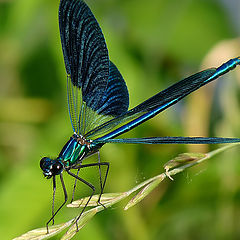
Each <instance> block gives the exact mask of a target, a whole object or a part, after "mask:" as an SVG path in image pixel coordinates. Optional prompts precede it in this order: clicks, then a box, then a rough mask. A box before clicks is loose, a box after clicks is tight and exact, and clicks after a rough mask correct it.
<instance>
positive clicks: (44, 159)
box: [40, 157, 50, 170]
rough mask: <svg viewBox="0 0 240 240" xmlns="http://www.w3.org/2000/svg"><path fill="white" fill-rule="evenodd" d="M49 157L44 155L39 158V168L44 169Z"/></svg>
mask: <svg viewBox="0 0 240 240" xmlns="http://www.w3.org/2000/svg"><path fill="white" fill-rule="evenodd" d="M49 161H50V159H49V158H48V157H44V158H42V159H41V160H40V168H41V169H42V170H44V169H45V168H46V165H48V162H49Z"/></svg>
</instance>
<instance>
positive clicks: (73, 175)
mask: <svg viewBox="0 0 240 240" xmlns="http://www.w3.org/2000/svg"><path fill="white" fill-rule="evenodd" d="M66 171H67V173H68V174H69V175H70V176H72V177H74V178H76V179H77V180H79V181H81V182H82V183H84V184H86V185H87V186H88V187H90V188H91V189H92V193H91V195H90V197H89V198H88V200H87V202H86V204H85V206H84V207H83V209H82V211H81V213H80V214H79V216H78V217H77V219H76V227H77V232H78V231H79V229H78V223H77V222H78V220H79V218H80V217H81V215H82V214H83V212H84V211H85V209H86V207H87V205H88V203H89V202H90V200H91V198H92V196H93V195H94V193H95V187H94V186H93V185H92V184H91V183H89V182H87V181H85V180H84V179H82V178H80V177H79V176H77V175H76V174H74V173H72V172H70V170H66Z"/></svg>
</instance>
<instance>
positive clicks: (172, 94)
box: [87, 58, 240, 143]
mask: <svg viewBox="0 0 240 240" xmlns="http://www.w3.org/2000/svg"><path fill="white" fill-rule="evenodd" d="M239 64H240V58H234V59H231V60H229V61H228V62H226V63H224V64H222V65H221V66H220V67H218V68H210V69H207V70H204V71H201V72H199V73H196V74H194V75H192V76H190V77H187V78H185V79H183V80H181V81H179V82H177V83H175V84H173V85H172V86H170V87H169V88H167V89H165V90H163V91H161V92H160V93H158V94H156V95H154V96H153V97H151V98H149V99H148V100H146V101H144V102H143V103H141V104H139V105H138V106H136V107H135V108H133V109H131V110H129V111H128V112H126V114H124V115H123V116H120V117H117V118H115V119H113V120H110V121H109V122H107V123H105V124H103V125H101V126H99V127H97V129H93V130H92V131H91V132H89V133H88V134H87V137H88V138H91V139H96V142H97V141H99V142H102V143H103V142H104V141H105V140H107V139H112V138H115V137H117V136H119V135H121V134H123V133H125V132H127V131H129V130H131V129H132V128H134V127H136V126H138V125H139V124H141V123H143V122H145V121H147V120H148V119H150V118H152V117H154V116H155V115H157V114H158V113H160V112H162V111H163V110H165V109H167V108H168V107H170V106H172V105H173V104H175V103H177V102H178V101H180V100H181V99H182V98H184V97H185V96H187V95H188V94H190V93H191V92H193V91H195V90H197V89H198V88H200V87H202V86H204V85H205V84H207V83H209V82H211V81H213V80H215V79H217V78H218V77H220V76H221V75H223V74H225V73H227V72H228V71H230V70H232V69H234V68H235V67H236V66H237V65H239Z"/></svg>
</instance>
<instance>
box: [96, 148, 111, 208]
mask: <svg viewBox="0 0 240 240" xmlns="http://www.w3.org/2000/svg"><path fill="white" fill-rule="evenodd" d="M101 165H105V166H107V171H106V174H105V177H104V181H103V184H102V171H101ZM98 170H99V181H100V189H101V190H100V194H99V198H98V204H100V205H101V206H103V207H104V208H106V207H105V206H104V205H103V204H102V203H101V202H100V200H101V196H102V194H103V189H104V187H105V183H106V181H107V176H108V171H109V162H104V163H101V159H100V152H98Z"/></svg>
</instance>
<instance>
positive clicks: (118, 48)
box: [0, 0, 240, 240]
mask: <svg viewBox="0 0 240 240" xmlns="http://www.w3.org/2000/svg"><path fill="white" fill-rule="evenodd" d="M86 2H87V4H88V5H89V6H90V8H91V9H92V11H93V13H94V15H95V16H96V18H97V20H98V22H99V24H100V26H101V27H102V30H103V32H104V35H105V38H106V41H107V45H108V48H109V54H110V58H111V60H112V61H113V62H114V63H115V64H116V65H117V66H118V68H119V70H120V71H121V73H122V75H123V76H124V78H125V80H126V82H127V86H128V89H129V93H130V106H131V107H133V106H135V105H136V104H138V103H140V102H141V101H143V100H145V99H146V98H148V97H150V96H152V95H153V94H155V93H157V92H159V91H160V90H162V89H164V88H166V87H167V86H169V85H171V84H173V83H175V82H176V81H178V80H180V79H182V78H184V77H186V76H188V75H190V74H192V73H195V72H197V71H199V69H203V68H206V67H212V66H218V65H219V64H221V63H222V62H224V61H226V60H227V59H228V58H231V57H237V56H238V55H240V44H239V38H238V37H239V34H240V25H239V23H240V19H239V11H240V3H239V1H238V0H230V1H229V0H225V1H224V0H181V1H179V0H149V1H143V0H101V1H94V0H88V1H86ZM58 5H59V1H58V0H51V1H50V0H18V1H16V0H15V1H14V0H1V1H0V233H1V237H0V238H1V239H12V238H13V237H16V236H18V235H20V234H23V233H24V232H26V231H29V230H31V229H34V228H38V227H43V226H45V223H46V221H47V220H48V219H49V218H50V214H51V203H52V200H51V196H52V195H51V193H52V185H51V181H49V180H46V179H44V178H43V175H42V172H41V170H40V168H39V160H40V159H41V158H42V157H44V156H52V157H54V156H57V154H58V153H59V151H60V150H61V148H62V146H63V145H64V143H65V142H66V141H67V140H68V138H69V137H70V136H71V134H72V130H71V124H70V121H69V117H68V110H67V96H66V73H65V68H64V62H63V56H62V51H61V43H60V37H59V30H58ZM239 84H240V71H239V69H238V70H235V71H234V72H231V73H229V74H228V75H226V76H224V77H222V78H221V80H220V81H217V82H215V83H212V84H209V86H207V87H204V88H203V89H200V90H199V91H197V92H196V93H194V94H192V95H191V96H189V97H187V98H186V99H185V100H183V101H181V102H180V103H179V104H177V105H176V106H174V107H172V108H171V109H169V110H168V111H166V112H164V113H162V114H160V115H159V116H157V117H155V118H154V119H153V120H151V121H149V122H147V123H145V124H143V125H142V126H140V127H138V128H136V129H134V130H133V131H131V132H130V133H128V134H125V136H124V137H146V136H225V137H234V136H235V137H239V136H240V130H239V129H240V123H239V117H240V111H239V104H240V91H239ZM216 147H217V146H203V145H201V146H183V145H169V146H168V145H162V146H144V145H114V144H109V145H106V146H104V147H103V148H102V150H101V158H102V161H109V162H110V163H111V165H110V173H109V176H108V181H107V184H106V189H105V192H120V191H125V190H128V189H129V188H131V187H133V186H134V185H135V184H136V183H139V182H141V181H144V180H145V179H146V178H149V177H152V176H155V175H157V174H159V173H161V172H162V171H163V165H164V163H165V162H167V161H168V160H170V159H171V158H173V157H175V156H176V155H177V154H179V153H182V152H207V151H210V150H212V149H214V148H216ZM239 154H240V149H239V147H236V148H235V149H232V150H229V151H227V152H226V153H223V154H221V155H219V156H218V157H215V158H213V159H211V160H210V161H208V162H206V163H204V164H201V165H199V166H197V167H195V168H192V169H190V170H188V171H187V172H185V173H183V174H180V175H178V176H175V180H174V181H170V180H167V181H164V182H163V183H162V184H161V185H160V186H159V187H158V188H157V189H156V190H154V191H153V192H152V193H151V194H150V195H149V196H148V197H147V198H146V199H145V200H144V201H142V202H141V203H140V204H138V205H137V206H135V207H134V208H131V209H129V210H128V211H124V210H123V206H124V203H120V204H118V205H117V206H116V207H113V208H111V209H108V210H106V211H103V212H101V213H100V214H97V215H96V216H95V217H94V218H93V219H92V220H91V221H90V222H89V223H88V224H87V225H86V226H85V228H83V229H82V230H81V231H80V232H79V233H78V234H77V236H76V237H75V238H74V239H93V238H95V239H116V240H118V239H119V240H120V239H134V240H135V239H138V240H145V239H240V163H239V157H238V156H239ZM93 160H94V157H93ZM81 176H82V177H84V178H86V179H88V180H89V181H91V182H92V183H94V184H96V185H97V184H98V178H97V176H98V171H97V169H95V171H94V170H91V171H89V172H88V171H84V172H83V175H81ZM67 182H68V185H70V186H69V187H70V190H71V188H72V187H71V185H73V181H71V179H70V180H69V179H67ZM81 187H82V186H79V190H78V197H80V196H82V195H81V193H84V194H88V193H87V192H86V191H85V190H84V188H83V187H82V188H81ZM81 191H82V192H81ZM59 192H60V193H59V195H58V196H57V203H58V204H60V203H61V201H62V200H63V199H62V195H61V189H60V188H59ZM76 212H78V211H76V209H75V210H71V209H67V208H64V209H63V210H62V211H61V213H59V215H58V216H57V218H56V222H57V223H61V222H65V221H67V220H68V219H70V218H71V217H72V216H75V215H76ZM53 239H59V236H58V237H55V238H53Z"/></svg>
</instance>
